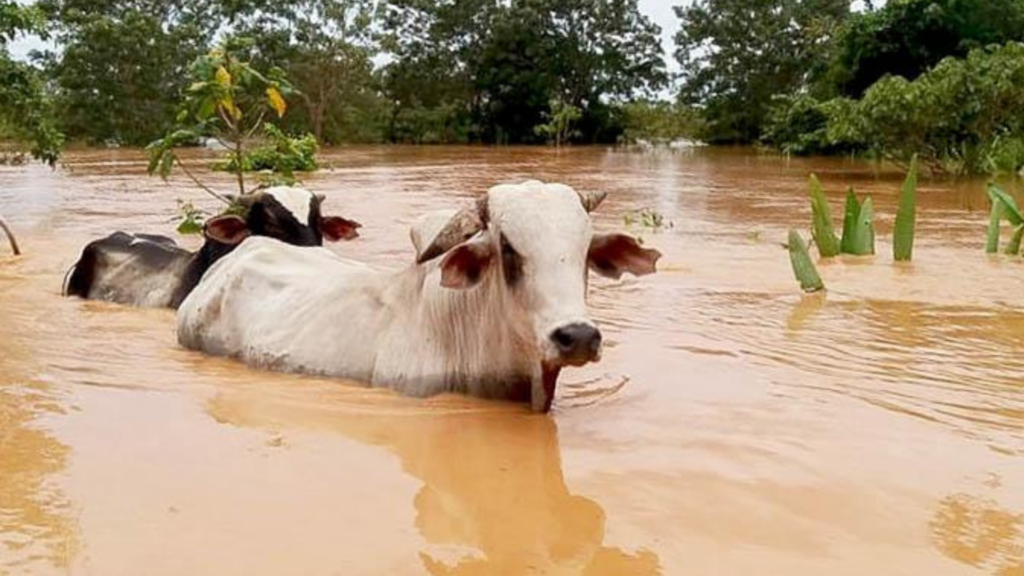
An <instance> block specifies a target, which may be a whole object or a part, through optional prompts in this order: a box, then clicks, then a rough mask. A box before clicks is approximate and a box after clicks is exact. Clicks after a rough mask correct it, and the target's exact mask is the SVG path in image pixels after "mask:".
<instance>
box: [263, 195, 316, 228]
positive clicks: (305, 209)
mask: <svg viewBox="0 0 1024 576" xmlns="http://www.w3.org/2000/svg"><path fill="white" fill-rule="evenodd" d="M264 192H265V193H266V194H269V195H270V196H273V197H274V199H275V200H277V201H278V203H280V204H281V206H284V208H285V210H287V211H289V212H291V213H292V216H295V219H296V220H298V221H299V223H300V224H308V223H309V210H310V204H311V202H312V200H313V194H312V193H311V192H310V191H309V190H305V189H303V188H294V187H291V186H274V187H272V188H267V189H266V190H265V191H264Z"/></svg>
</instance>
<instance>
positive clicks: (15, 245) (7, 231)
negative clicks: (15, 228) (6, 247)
mask: <svg viewBox="0 0 1024 576" xmlns="http://www.w3.org/2000/svg"><path fill="white" fill-rule="evenodd" d="M0 228H2V229H3V231H4V234H7V240H9V241H10V243H11V251H12V252H14V255H15V256H21V250H20V249H19V248H18V241H17V240H15V239H14V232H11V229H10V228H8V227H7V222H4V219H3V218H0Z"/></svg>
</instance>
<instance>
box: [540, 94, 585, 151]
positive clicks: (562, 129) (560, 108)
mask: <svg viewBox="0 0 1024 576" xmlns="http://www.w3.org/2000/svg"><path fill="white" fill-rule="evenodd" d="M582 117H583V111H582V110H580V109H579V108H577V107H576V106H573V105H572V104H569V103H567V102H565V101H564V100H562V99H560V98H554V99H552V100H551V104H550V111H549V112H545V113H544V118H545V119H546V120H547V122H545V123H544V124H538V125H537V126H535V127H534V131H535V132H536V133H537V134H538V135H540V136H544V137H546V138H547V139H548V141H549V142H553V143H554V145H555V148H561V147H562V143H563V142H568V141H569V137H570V136H572V135H573V133H574V130H573V127H572V126H573V124H574V123H575V122H577V121H579V119H580V118H582Z"/></svg>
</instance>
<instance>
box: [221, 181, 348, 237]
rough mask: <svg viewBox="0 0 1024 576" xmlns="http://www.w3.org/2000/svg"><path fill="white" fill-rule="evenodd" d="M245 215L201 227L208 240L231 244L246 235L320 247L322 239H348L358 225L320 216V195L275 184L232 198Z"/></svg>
mask: <svg viewBox="0 0 1024 576" xmlns="http://www.w3.org/2000/svg"><path fill="white" fill-rule="evenodd" d="M233 200H234V202H235V203H236V204H237V205H239V206H241V207H242V208H243V210H244V212H245V216H244V217H242V216H236V215H229V214H226V215H221V216H216V217H214V218H210V219H209V220H207V222H206V226H205V228H204V230H203V233H204V235H205V236H206V237H207V238H209V239H212V240H215V241H217V242H220V243H222V244H226V245H228V246H233V245H236V244H238V243H239V242H241V241H242V240H244V239H245V238H247V237H249V236H269V237H271V238H276V239H278V240H281V241H282V242H286V243H288V244H294V245H296V246H320V245H322V244H323V241H324V240H325V239H326V240H330V241H332V242H334V241H338V240H352V239H353V238H356V237H358V236H359V231H358V229H359V228H360V227H361V225H360V224H359V223H358V222H354V221H352V220H346V219H345V218H342V217H340V216H324V215H323V214H322V213H321V210H320V208H321V204H323V201H324V196H322V195H319V194H313V193H312V192H310V191H308V190H305V189H302V188H291V187H287V186H275V187H273V188H268V189H266V190H261V191H259V192H256V193H254V194H248V195H245V196H242V197H236V198H233Z"/></svg>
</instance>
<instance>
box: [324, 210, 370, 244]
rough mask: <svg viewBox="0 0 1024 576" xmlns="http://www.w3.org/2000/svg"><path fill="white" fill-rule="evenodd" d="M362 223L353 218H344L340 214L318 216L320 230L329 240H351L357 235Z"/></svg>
mask: <svg viewBox="0 0 1024 576" xmlns="http://www.w3.org/2000/svg"><path fill="white" fill-rule="evenodd" d="M362 227H363V225H362V224H360V223H359V222H356V221H355V220H346V219H345V218H342V217H341V216H324V217H322V218H320V232H321V233H323V235H324V238H326V239H328V240H330V241H331V242H337V241H338V240H353V239H355V238H358V237H359V229H360V228H362Z"/></svg>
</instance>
